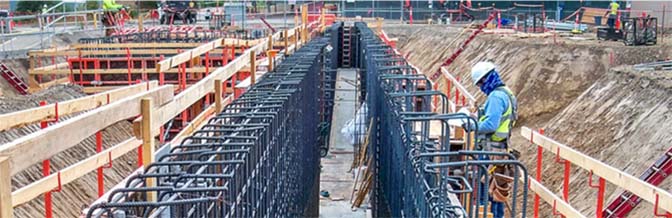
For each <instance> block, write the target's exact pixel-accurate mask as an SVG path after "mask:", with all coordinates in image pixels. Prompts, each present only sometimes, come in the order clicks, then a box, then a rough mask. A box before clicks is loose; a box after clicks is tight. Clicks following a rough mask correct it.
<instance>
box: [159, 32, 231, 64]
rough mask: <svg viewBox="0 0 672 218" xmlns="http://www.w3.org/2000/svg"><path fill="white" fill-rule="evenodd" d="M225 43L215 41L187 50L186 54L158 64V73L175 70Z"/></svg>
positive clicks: (220, 40)
mask: <svg viewBox="0 0 672 218" xmlns="http://www.w3.org/2000/svg"><path fill="white" fill-rule="evenodd" d="M223 41H225V39H224V38H220V39H215V40H213V41H210V42H208V43H205V44H203V45H200V46H198V47H196V48H193V49H190V50H187V51H185V52H182V53H179V54H177V55H175V56H172V57H170V58H168V59H165V60H163V61H160V62H159V63H157V64H156V71H157V72H160V71H166V70H168V69H170V68H173V67H175V66H177V65H180V64H182V63H185V62H187V61H189V60H191V59H192V58H193V57H195V56H201V55H203V54H205V53H207V52H209V51H211V50H213V49H215V48H217V47H220V46H222V43H223Z"/></svg>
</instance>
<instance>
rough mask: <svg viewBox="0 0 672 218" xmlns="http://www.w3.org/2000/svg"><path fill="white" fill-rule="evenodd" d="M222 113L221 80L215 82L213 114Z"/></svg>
mask: <svg viewBox="0 0 672 218" xmlns="http://www.w3.org/2000/svg"><path fill="white" fill-rule="evenodd" d="M220 111H222V80H218V79H217V80H215V113H219V112H220Z"/></svg>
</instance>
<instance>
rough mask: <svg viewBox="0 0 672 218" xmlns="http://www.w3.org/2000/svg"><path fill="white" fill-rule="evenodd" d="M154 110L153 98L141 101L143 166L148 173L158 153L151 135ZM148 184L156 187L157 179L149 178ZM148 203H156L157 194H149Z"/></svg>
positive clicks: (147, 185)
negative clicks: (155, 154)
mask: <svg viewBox="0 0 672 218" xmlns="http://www.w3.org/2000/svg"><path fill="white" fill-rule="evenodd" d="M152 109H153V107H152V99H151V98H143V99H142V100H141V101H140V111H141V115H142V166H143V167H144V169H145V171H147V169H149V166H150V165H151V164H152V163H154V153H155V152H156V149H155V148H154V136H153V135H151V133H152V131H151V129H152V119H153V117H154V115H153V114H152ZM146 183H147V184H146V185H145V186H146V187H149V188H151V187H156V179H155V178H147V179H146ZM147 201H148V202H156V192H148V193H147Z"/></svg>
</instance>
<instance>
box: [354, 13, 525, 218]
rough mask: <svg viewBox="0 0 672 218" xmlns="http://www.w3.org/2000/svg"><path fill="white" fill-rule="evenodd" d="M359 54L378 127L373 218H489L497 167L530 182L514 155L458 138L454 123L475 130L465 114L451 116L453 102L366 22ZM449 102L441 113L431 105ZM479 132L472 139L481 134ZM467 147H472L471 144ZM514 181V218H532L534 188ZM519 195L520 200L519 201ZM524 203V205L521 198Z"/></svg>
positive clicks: (373, 143)
mask: <svg viewBox="0 0 672 218" xmlns="http://www.w3.org/2000/svg"><path fill="white" fill-rule="evenodd" d="M355 26H356V29H357V30H356V32H357V33H358V39H357V40H358V41H359V42H357V43H356V46H354V49H355V50H356V51H357V53H356V54H355V57H357V60H355V62H356V63H357V64H356V65H357V66H359V68H360V75H359V78H360V79H362V80H363V81H361V82H360V84H362V85H363V87H361V88H360V90H362V92H363V93H365V96H364V101H365V102H366V105H368V110H367V119H366V120H367V121H368V120H371V121H372V122H373V123H372V124H367V126H371V128H372V130H371V131H370V132H371V133H370V134H371V135H370V138H369V143H370V144H369V146H370V149H368V151H370V152H368V154H367V155H368V156H369V157H370V158H372V160H373V161H372V166H370V167H372V168H373V172H374V176H373V178H374V179H373V182H372V183H373V188H372V191H371V193H370V194H371V195H372V196H371V205H372V206H373V216H374V217H485V216H486V214H484V213H479V212H478V211H479V210H478V208H477V207H479V206H481V207H483V211H489V210H490V208H488V206H489V205H488V204H486V202H487V201H488V200H487V198H486V197H485V196H487V195H483V198H480V197H479V196H481V193H485V191H486V190H489V187H488V185H489V184H488V182H481V181H489V179H490V177H491V176H492V174H490V173H489V169H492V167H493V166H497V167H506V168H508V169H511V170H512V171H513V178H519V177H520V176H524V177H523V178H527V171H526V169H525V167H524V166H523V165H522V164H521V163H520V162H519V161H518V160H516V158H515V156H514V155H513V154H511V153H509V152H493V151H487V150H480V149H474V150H471V149H470V148H469V146H468V145H471V144H472V143H471V139H470V138H467V140H466V142H465V141H461V142H460V141H458V140H456V139H451V134H450V132H451V126H450V125H448V124H449V122H453V121H459V122H466V123H471V124H474V123H476V120H475V119H474V118H471V117H469V116H467V115H465V114H446V112H447V108H446V106H447V105H449V103H448V99H447V98H446V96H445V95H444V94H442V93H441V92H440V91H436V90H431V87H432V84H431V82H430V81H429V80H428V78H427V77H426V76H425V75H423V74H419V73H418V72H417V70H416V69H415V68H414V67H412V66H411V65H410V64H408V63H407V62H406V60H405V59H404V58H403V57H402V56H401V55H399V54H398V53H396V52H395V51H394V50H393V49H392V48H391V47H390V46H388V45H386V44H385V43H384V42H383V41H382V40H381V39H380V38H379V37H378V36H377V35H376V34H375V33H374V32H373V31H372V30H371V29H369V28H368V27H367V26H366V24H365V23H356V24H355ZM432 98H438V99H439V100H441V101H442V103H441V104H440V105H443V107H442V108H438V110H437V111H436V112H434V111H433V110H432V107H431V100H432ZM477 132H478V129H477V128H474V129H473V130H471V131H470V132H466V134H467V135H468V134H471V133H477ZM465 144H466V145H465ZM519 183H520V182H519V181H518V179H514V180H513V185H512V187H511V188H512V189H511V190H510V192H512V194H511V195H510V196H512V201H511V202H510V204H509V206H510V207H509V210H508V214H507V216H511V217H518V216H520V215H522V217H525V210H524V209H523V210H522V211H521V210H520V208H521V206H522V208H526V203H527V188H526V187H527V181H525V182H524V183H525V184H523V185H520V184H519ZM519 195H520V196H519ZM521 196H522V199H521Z"/></svg>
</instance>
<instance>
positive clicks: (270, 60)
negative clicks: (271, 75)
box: [266, 50, 275, 72]
mask: <svg viewBox="0 0 672 218" xmlns="http://www.w3.org/2000/svg"><path fill="white" fill-rule="evenodd" d="M272 53H273V51H271V50H269V51H267V52H266V57H267V58H268V72H271V71H273V60H274V59H275V54H272Z"/></svg>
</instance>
